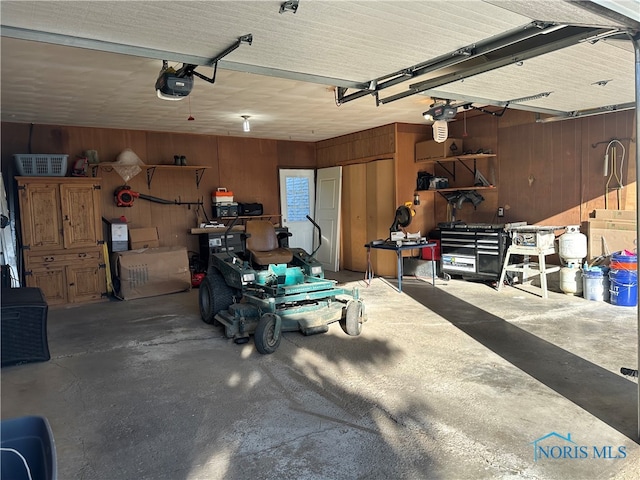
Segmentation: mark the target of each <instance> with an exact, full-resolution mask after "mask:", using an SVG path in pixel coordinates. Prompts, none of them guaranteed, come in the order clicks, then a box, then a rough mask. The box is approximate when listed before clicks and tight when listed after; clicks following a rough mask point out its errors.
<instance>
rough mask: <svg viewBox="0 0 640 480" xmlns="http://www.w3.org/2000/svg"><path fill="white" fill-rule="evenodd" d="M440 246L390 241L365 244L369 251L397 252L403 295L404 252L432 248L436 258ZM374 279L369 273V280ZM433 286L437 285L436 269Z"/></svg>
mask: <svg viewBox="0 0 640 480" xmlns="http://www.w3.org/2000/svg"><path fill="white" fill-rule="evenodd" d="M437 245H438V244H437V243H435V242H427V243H419V242H404V243H403V242H400V243H399V242H390V241H385V242H381V243H378V242H375V241H374V242H369V243H367V244H365V248H367V250H369V251H371V249H372V248H374V249H377V250H389V251H392V252H396V255H397V257H398V292H400V293H402V275H403V272H404V265H403V263H402V252H404V251H405V250H416V249H420V250H421V249H423V248H430V249H431V258H435V256H434V248H435V247H436V246H437ZM371 279H372V275H371V272H370V271H369V278H368V280H371ZM431 284H432V285H433V286H435V284H436V269H435V268H432V269H431Z"/></svg>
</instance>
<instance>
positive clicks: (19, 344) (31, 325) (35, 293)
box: [0, 288, 51, 367]
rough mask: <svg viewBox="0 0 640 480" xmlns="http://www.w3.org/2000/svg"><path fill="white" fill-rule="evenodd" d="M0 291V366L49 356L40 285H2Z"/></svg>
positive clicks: (44, 359)
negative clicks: (38, 286)
mask: <svg viewBox="0 0 640 480" xmlns="http://www.w3.org/2000/svg"><path fill="white" fill-rule="evenodd" d="M0 293H1V295H2V297H1V298H0V302H1V304H2V312H1V315H2V320H1V321H0V325H1V330H2V331H1V332H0V334H1V336H0V338H1V342H2V344H1V347H2V350H1V357H2V361H1V363H2V366H3V367H6V366H9V365H16V364H19V363H29V362H45V361H47V360H49V359H50V358H51V357H50V355H49V344H48V341H47V312H48V308H49V307H48V305H47V301H46V300H45V298H44V295H43V294H42V291H41V290H40V289H39V288H3V289H2V291H1V292H0Z"/></svg>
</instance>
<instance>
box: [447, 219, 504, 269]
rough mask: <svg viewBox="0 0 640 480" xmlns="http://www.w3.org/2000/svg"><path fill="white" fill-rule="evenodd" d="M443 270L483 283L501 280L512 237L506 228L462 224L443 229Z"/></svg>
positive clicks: (501, 226)
mask: <svg viewBox="0 0 640 480" xmlns="http://www.w3.org/2000/svg"><path fill="white" fill-rule="evenodd" d="M440 232H441V240H440V241H441V244H440V248H441V252H442V271H443V272H447V273H449V274H453V275H462V276H463V277H468V278H477V279H483V280H498V279H499V278H500V273H501V272H502V266H503V263H504V257H505V253H506V250H507V247H508V242H509V236H508V235H507V233H506V232H505V231H504V226H503V225H490V224H463V225H453V226H451V227H442V226H441V227H440Z"/></svg>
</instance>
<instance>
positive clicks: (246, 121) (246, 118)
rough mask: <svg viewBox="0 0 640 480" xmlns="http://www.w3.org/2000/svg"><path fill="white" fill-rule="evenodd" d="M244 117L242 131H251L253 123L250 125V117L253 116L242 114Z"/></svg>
mask: <svg viewBox="0 0 640 480" xmlns="http://www.w3.org/2000/svg"><path fill="white" fill-rule="evenodd" d="M240 116H241V117H242V118H244V120H243V122H242V131H243V132H250V131H251V125H249V119H250V118H251V115H240Z"/></svg>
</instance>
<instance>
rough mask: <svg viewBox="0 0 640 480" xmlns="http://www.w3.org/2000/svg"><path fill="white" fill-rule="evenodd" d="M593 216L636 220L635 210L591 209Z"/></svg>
mask: <svg viewBox="0 0 640 480" xmlns="http://www.w3.org/2000/svg"><path fill="white" fill-rule="evenodd" d="M593 217H594V218H598V219H607V220H629V221H634V222H635V221H636V218H637V217H636V212H635V210H600V209H596V210H594V211H593Z"/></svg>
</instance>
